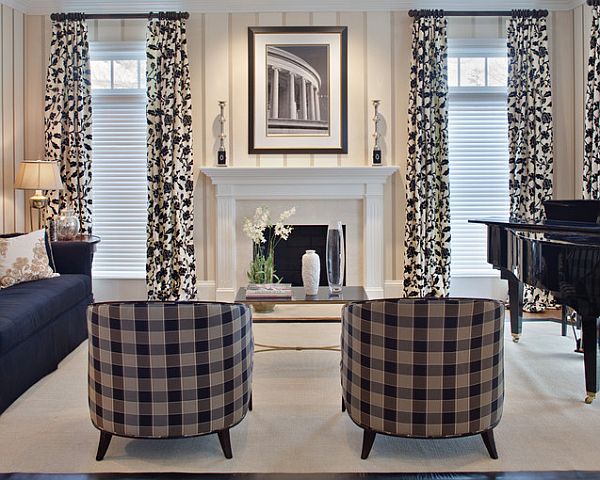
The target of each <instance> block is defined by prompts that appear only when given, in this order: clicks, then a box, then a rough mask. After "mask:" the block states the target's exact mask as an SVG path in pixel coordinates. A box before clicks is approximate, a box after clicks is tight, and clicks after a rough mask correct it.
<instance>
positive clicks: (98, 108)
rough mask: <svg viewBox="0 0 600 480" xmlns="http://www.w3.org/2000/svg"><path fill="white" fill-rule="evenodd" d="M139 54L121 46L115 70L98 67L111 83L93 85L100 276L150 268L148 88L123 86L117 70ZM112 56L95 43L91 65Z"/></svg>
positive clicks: (96, 271) (135, 274)
mask: <svg viewBox="0 0 600 480" xmlns="http://www.w3.org/2000/svg"><path fill="white" fill-rule="evenodd" d="M141 52H142V54H143V50H142V51H141ZM136 54H137V55H139V52H137V53H136V52H133V54H132V55H127V53H126V52H123V51H122V50H121V51H118V50H117V52H116V54H115V55H114V58H116V59H117V61H114V62H113V67H112V73H111V67H110V62H109V68H108V69H106V68H104V66H103V69H102V70H100V69H97V70H96V72H95V73H96V78H99V77H100V76H101V75H104V74H106V75H108V78H109V87H107V86H106V85H105V84H104V83H103V84H100V80H99V81H98V83H97V86H96V88H94V80H93V81H92V132H93V141H92V151H93V162H92V178H93V214H94V215H93V229H94V234H96V235H99V236H100V237H101V239H102V241H101V242H100V244H99V245H98V249H97V252H96V254H95V256H94V266H93V275H94V276H95V277H98V278H144V276H145V271H146V270H145V268H146V222H147V220H146V218H147V203H148V200H147V180H146V178H147V177H146V175H147V174H146V93H145V90H144V88H122V87H119V85H118V84H116V81H115V74H114V70H115V67H114V65H115V64H117V66H118V63H117V62H118V61H121V60H122V59H127V58H136V56H135V55H136ZM98 58H100V60H98ZM110 58H111V50H110V49H108V48H104V49H101V50H100V54H98V55H97V56H94V49H93V48H92V70H94V59H96V61H98V62H99V63H100V62H102V63H105V62H106V61H107V59H109V60H110ZM113 60H114V59H113ZM96 65H98V64H96ZM134 68H135V65H134ZM138 70H139V67H138ZM106 72H108V73H106ZM92 73H93V77H92V78H94V72H92ZM110 77H113V80H112V87H111V84H110ZM98 85H101V86H98ZM137 86H138V87H142V86H143V85H141V82H140V83H138V85H137Z"/></svg>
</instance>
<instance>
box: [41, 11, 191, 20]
mask: <svg viewBox="0 0 600 480" xmlns="http://www.w3.org/2000/svg"><path fill="white" fill-rule="evenodd" d="M161 15H164V16H165V17H166V18H170V19H173V20H174V19H184V20H187V19H188V18H190V14H189V13H188V12H165V13H162V14H161V13H153V12H150V13H89V14H86V13H53V14H52V15H50V18H51V19H52V20H55V21H64V20H75V19H85V20H133V19H144V20H147V19H149V18H159V17H160V16H161Z"/></svg>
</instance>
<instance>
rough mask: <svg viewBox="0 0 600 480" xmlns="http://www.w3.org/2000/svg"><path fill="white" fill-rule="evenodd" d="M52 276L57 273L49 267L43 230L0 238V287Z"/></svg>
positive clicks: (55, 275) (56, 275)
mask: <svg viewBox="0 0 600 480" xmlns="http://www.w3.org/2000/svg"><path fill="white" fill-rule="evenodd" d="M52 277H58V273H54V272H53V271H52V268H50V261H49V259H48V254H47V253H46V243H45V232H44V230H38V231H36V232H31V233H28V234H26V235H20V236H18V237H13V238H0V289H2V288H7V287H10V286H12V285H16V284H17V283H22V282H30V281H32V280H40V279H42V278H52Z"/></svg>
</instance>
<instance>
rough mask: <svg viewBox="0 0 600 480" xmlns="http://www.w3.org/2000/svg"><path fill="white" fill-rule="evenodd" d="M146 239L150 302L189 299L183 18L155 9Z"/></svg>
mask: <svg viewBox="0 0 600 480" xmlns="http://www.w3.org/2000/svg"><path fill="white" fill-rule="evenodd" d="M146 43H147V45H146V53H147V62H148V64H147V89H148V105H147V120H148V227H147V233H148V240H147V263H146V284H147V289H148V298H149V299H151V300H167V301H173V300H193V299H195V298H196V295H197V285H196V264H195V255H194V236H193V229H194V211H193V196H194V181H193V169H192V167H193V157H192V95H191V91H190V71H189V63H188V55H187V40H186V26H185V22H184V20H183V19H182V18H180V16H177V15H173V14H167V13H161V14H160V15H159V17H158V18H153V19H150V20H149V21H148V29H147V37H146Z"/></svg>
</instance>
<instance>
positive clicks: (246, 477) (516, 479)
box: [0, 471, 600, 480]
mask: <svg viewBox="0 0 600 480" xmlns="http://www.w3.org/2000/svg"><path fill="white" fill-rule="evenodd" d="M154 479H156V480H179V479H181V480H540V479H542V480H593V479H600V471H598V472H576V471H572V472H488V473H476V472H475V473H413V474H411V473H398V474H394V473H336V474H330V473H328V474H278V473H274V474H260V473H233V474H184V473H156V474H154V473H137V474H119V473H101V474H86V475H74V474H69V475H61V474H37V473H36V474H28V473H13V474H0V480H154Z"/></svg>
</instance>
